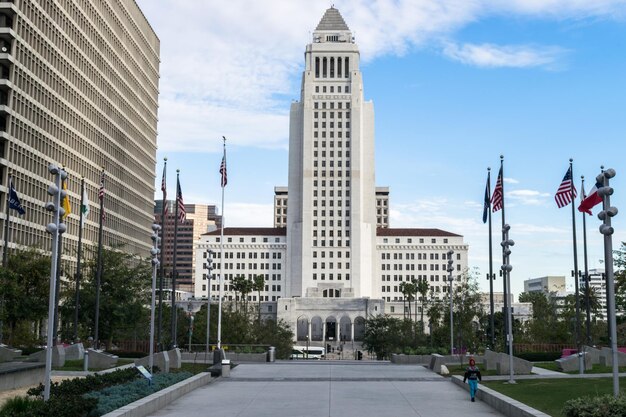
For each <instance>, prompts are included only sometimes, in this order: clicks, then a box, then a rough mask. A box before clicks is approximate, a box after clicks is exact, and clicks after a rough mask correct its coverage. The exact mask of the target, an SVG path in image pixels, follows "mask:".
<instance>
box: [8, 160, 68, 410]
mask: <svg viewBox="0 0 626 417" xmlns="http://www.w3.org/2000/svg"><path fill="white" fill-rule="evenodd" d="M48 171H49V172H50V173H51V174H52V175H54V183H53V184H50V186H49V187H48V194H49V195H50V196H51V197H52V200H53V201H51V202H48V203H46V206H45V207H46V210H47V211H51V212H52V223H48V225H47V226H46V231H47V232H48V233H50V234H51V235H52V250H51V252H52V253H51V256H50V261H51V262H50V294H49V300H48V331H47V335H46V339H47V342H46V371H45V372H46V374H45V377H44V391H43V399H44V401H48V400H49V399H50V374H51V372H52V345H53V341H52V333H53V328H54V310H55V308H54V307H55V301H56V299H55V295H56V276H57V267H58V265H57V251H58V244H59V233H62V232H64V231H65V223H60V222H59V219H60V217H62V216H63V214H65V210H64V209H63V207H61V200H62V199H63V198H64V197H65V196H66V195H67V190H62V189H61V182H62V181H63V180H64V179H66V178H67V172H65V170H63V169H61V168H59V167H58V166H57V165H54V164H50V165H49V166H48ZM5 252H6V248H5Z"/></svg>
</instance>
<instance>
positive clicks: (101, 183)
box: [98, 170, 106, 220]
mask: <svg viewBox="0 0 626 417" xmlns="http://www.w3.org/2000/svg"><path fill="white" fill-rule="evenodd" d="M104 194H105V188H104V170H102V175H101V176H100V189H99V190H98V199H99V200H100V203H101V204H100V206H101V207H102V212H101V213H100V216H101V217H102V220H104V219H105V218H106V216H105V213H104Z"/></svg>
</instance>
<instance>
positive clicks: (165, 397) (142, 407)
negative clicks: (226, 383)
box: [103, 372, 212, 417]
mask: <svg viewBox="0 0 626 417" xmlns="http://www.w3.org/2000/svg"><path fill="white" fill-rule="evenodd" d="M210 382H212V381H211V374H210V373H208V372H203V373H201V374H197V375H194V376H192V377H191V378H187V379H186V380H184V381H181V382H179V383H178V384H175V385H172V386H171V387H167V388H165V389H163V390H161V391H158V392H155V393H154V394H152V395H149V396H147V397H145V398H142V399H141V400H137V401H135V402H134V403H130V404H128V405H125V406H124V407H122V408H118V409H117V410H115V411H112V412H110V413H107V414H105V415H104V416H103V417H144V416H147V415H149V414H153V413H156V412H157V411H159V410H160V409H162V408H163V407H165V406H166V405H168V404H169V403H171V402H173V401H175V400H177V399H179V398H180V397H182V396H183V395H185V394H188V393H189V392H191V391H193V390H195V389H196V388H200V387H202V386H204V385H207V384H208V383H210Z"/></svg>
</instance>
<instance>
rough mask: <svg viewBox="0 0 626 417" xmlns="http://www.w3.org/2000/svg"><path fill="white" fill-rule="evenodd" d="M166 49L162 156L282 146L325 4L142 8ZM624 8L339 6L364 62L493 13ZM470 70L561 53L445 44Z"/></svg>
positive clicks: (600, 12)
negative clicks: (224, 141)
mask: <svg viewBox="0 0 626 417" xmlns="http://www.w3.org/2000/svg"><path fill="white" fill-rule="evenodd" d="M138 3H139V5H140V7H141V8H142V11H143V12H144V14H145V15H146V17H147V18H148V20H149V22H150V24H151V26H152V27H153V28H154V30H155V31H156V33H157V35H158V37H159V39H160V42H161V68H160V75H161V80H160V85H159V89H160V97H159V102H160V106H161V107H160V109H159V138H158V140H159V149H160V150H168V151H181V150H188V151H206V152H212V151H217V150H218V149H219V147H218V146H215V145H212V142H211V141H212V140H216V141H217V142H218V143H219V138H220V137H221V136H222V135H226V136H227V137H229V138H230V139H231V140H232V143H234V144H236V145H245V146H255V147H266V148H267V147H285V146H286V145H287V138H288V123H287V117H288V116H287V112H288V100H290V99H297V98H298V97H297V96H296V97H294V91H298V89H299V78H300V72H301V69H302V66H303V58H302V53H303V51H304V47H305V45H306V44H307V43H309V42H310V31H311V30H313V29H314V28H315V26H316V25H317V23H318V22H319V19H320V18H321V17H322V15H323V13H324V10H325V9H326V8H327V7H328V3H324V2H319V1H308V0H267V1H262V2H251V1H249V0H231V1H228V2H218V1H217V0H205V1H197V0H159V1H152V0H138ZM623 5H624V0H615V1H609V0H594V1H587V0H513V1H511V2H502V1H500V0H498V1H496V0H423V1H414V0H378V1H375V2H372V1H370V0H351V1H347V0H346V1H345V2H344V3H342V4H340V5H338V6H339V9H340V12H341V13H342V15H343V17H344V18H345V20H346V22H347V24H348V26H349V27H350V29H351V30H352V31H353V34H354V35H355V36H356V41H357V43H358V45H359V49H360V51H361V56H362V57H363V59H364V60H365V61H371V60H374V59H376V58H377V57H379V56H382V55H386V54H398V55H401V54H404V53H406V52H407V51H410V50H411V48H415V47H423V46H428V47H430V46H431V45H433V43H434V42H436V43H439V42H440V39H453V38H454V35H455V33H456V32H457V31H458V30H459V29H462V28H463V27H465V26H467V25H469V24H471V23H473V22H475V21H477V20H479V19H482V18H485V17H489V16H492V15H502V16H507V17H509V16H512V17H515V16H516V15H524V16H539V17H542V18H544V17H548V18H552V19H564V18H584V17H588V16H593V17H597V16H601V17H605V16H608V17H611V18H613V17H615V16H619V15H620V11H621V10H623V9H624V8H623ZM446 51H447V52H446V53H447V55H448V56H450V57H452V58H454V59H457V60H460V61H461V62H466V63H469V64H472V65H481V66H503V65H505V66H518V67H532V66H540V67H550V66H552V65H555V64H556V63H557V60H558V59H559V58H560V55H561V54H562V52H563V51H562V50H560V49H559V48H557V47H544V46H541V45H537V46H533V47H530V46H497V45H494V44H492V43H486V44H483V45H472V44H464V45H460V46H459V45H456V44H454V43H450V44H448V46H447V47H446Z"/></svg>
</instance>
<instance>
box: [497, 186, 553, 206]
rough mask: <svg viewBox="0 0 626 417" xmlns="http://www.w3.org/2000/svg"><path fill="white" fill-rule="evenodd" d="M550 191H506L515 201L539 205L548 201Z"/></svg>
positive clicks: (528, 204)
mask: <svg viewBox="0 0 626 417" xmlns="http://www.w3.org/2000/svg"><path fill="white" fill-rule="evenodd" d="M550 196H551V194H549V193H542V192H540V191H535V190H510V191H507V192H506V197H508V198H510V199H511V200H513V201H514V203H518V204H522V205H527V206H539V205H542V204H544V203H545V202H546V199H547V198H548V197H550Z"/></svg>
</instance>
